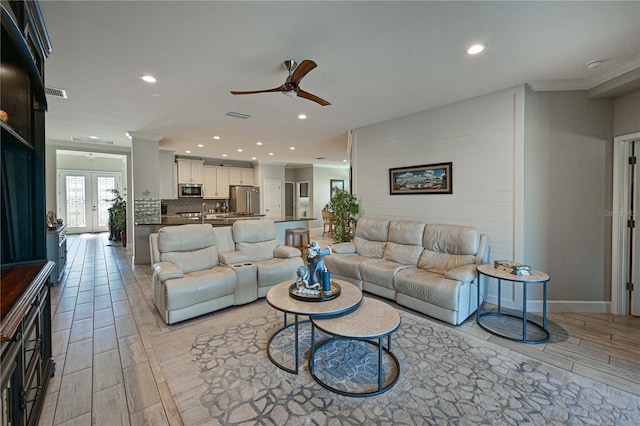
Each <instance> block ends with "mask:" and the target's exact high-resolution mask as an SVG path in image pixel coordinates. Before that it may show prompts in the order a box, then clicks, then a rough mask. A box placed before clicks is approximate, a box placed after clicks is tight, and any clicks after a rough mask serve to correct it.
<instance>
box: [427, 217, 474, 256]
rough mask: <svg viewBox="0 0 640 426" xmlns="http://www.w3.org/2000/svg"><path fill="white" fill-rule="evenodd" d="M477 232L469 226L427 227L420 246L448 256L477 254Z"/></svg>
mask: <svg viewBox="0 0 640 426" xmlns="http://www.w3.org/2000/svg"><path fill="white" fill-rule="evenodd" d="M479 238H480V237H479V236H478V231H477V230H476V229H475V228H473V227H471V226H459V225H431V224H430V225H427V226H426V227H425V231H424V237H423V240H422V245H423V247H424V248H425V250H431V251H435V252H439V253H450V254H471V255H475V254H476V253H478V245H479Z"/></svg>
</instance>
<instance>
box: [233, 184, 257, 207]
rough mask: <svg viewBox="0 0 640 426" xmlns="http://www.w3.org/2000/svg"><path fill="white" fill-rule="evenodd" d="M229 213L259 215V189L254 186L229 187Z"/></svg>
mask: <svg viewBox="0 0 640 426" xmlns="http://www.w3.org/2000/svg"><path fill="white" fill-rule="evenodd" d="M229 197H230V198H229V211H230V212H232V213H240V214H260V188H258V187H256V186H235V185H231V186H230V187H229Z"/></svg>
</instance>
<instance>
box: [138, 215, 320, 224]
mask: <svg viewBox="0 0 640 426" xmlns="http://www.w3.org/2000/svg"><path fill="white" fill-rule="evenodd" d="M264 217H265V215H238V216H236V215H230V214H227V215H222V214H215V213H213V214H207V218H206V219H205V221H204V223H209V224H211V225H212V226H230V225H232V224H233V222H235V221H236V220H256V219H262V218H264ZM271 220H273V221H274V222H276V223H277V222H295V221H298V220H307V221H308V220H315V217H297V216H282V217H279V218H273V219H271ZM189 223H202V220H201V219H200V218H199V217H193V218H190V217H184V216H180V215H177V214H176V215H162V216H160V223H158V222H153V223H137V222H136V225H186V224H189Z"/></svg>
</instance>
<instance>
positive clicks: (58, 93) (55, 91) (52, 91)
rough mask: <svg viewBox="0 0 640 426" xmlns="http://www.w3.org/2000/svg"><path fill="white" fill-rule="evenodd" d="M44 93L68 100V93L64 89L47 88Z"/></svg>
mask: <svg viewBox="0 0 640 426" xmlns="http://www.w3.org/2000/svg"><path fill="white" fill-rule="evenodd" d="M44 93H46V94H47V95H51V96H55V97H56V98H62V99H67V91H66V90H64V89H58V88H57V87H45V88H44Z"/></svg>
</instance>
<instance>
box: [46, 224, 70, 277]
mask: <svg viewBox="0 0 640 426" xmlns="http://www.w3.org/2000/svg"><path fill="white" fill-rule="evenodd" d="M47 259H49V260H50V261H52V262H55V263H56V266H55V267H54V268H53V271H52V272H51V277H50V279H49V280H50V282H51V285H56V284H58V282H60V280H61V279H62V276H63V275H64V268H65V266H66V264H67V225H62V226H60V227H58V228H57V229H54V230H49V231H47Z"/></svg>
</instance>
